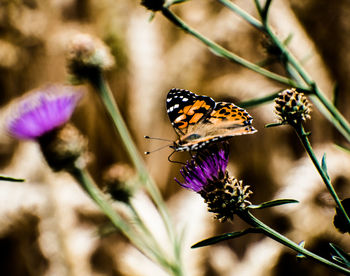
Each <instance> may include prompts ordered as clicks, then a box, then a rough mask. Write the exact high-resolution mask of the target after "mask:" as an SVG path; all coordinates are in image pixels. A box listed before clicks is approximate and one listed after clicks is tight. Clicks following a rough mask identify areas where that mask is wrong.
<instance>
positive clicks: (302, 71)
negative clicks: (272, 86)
mask: <svg viewBox="0 0 350 276" xmlns="http://www.w3.org/2000/svg"><path fill="white" fill-rule="evenodd" d="M265 28H266V32H267V34H268V35H269V37H270V38H271V40H272V41H273V43H275V45H276V46H277V47H278V48H279V49H280V50H281V52H282V54H283V55H284V56H285V58H286V60H287V61H288V62H289V63H290V64H291V65H292V66H293V67H294V68H295V70H296V71H297V72H298V74H299V75H300V76H301V77H302V79H303V80H304V82H305V83H306V84H307V85H308V86H309V87H310V92H312V93H313V94H314V95H315V96H317V98H318V99H319V100H320V101H321V103H322V104H323V105H324V106H325V107H326V109H327V110H328V111H329V113H330V114H331V115H332V117H333V120H331V122H332V123H333V122H334V120H335V121H336V122H337V123H338V124H336V125H335V126H336V127H337V128H338V130H339V126H340V127H341V128H343V129H344V130H345V131H346V133H347V134H346V135H345V138H346V139H347V140H348V141H349V142H350V125H349V122H348V121H347V120H346V119H345V118H344V117H343V116H342V114H341V113H340V112H339V111H338V109H337V108H336V107H335V106H334V105H333V104H332V103H331V101H330V100H328V99H327V98H326V97H325V95H324V93H323V92H322V91H321V90H320V88H319V87H318V86H317V85H316V84H315V82H314V80H313V79H312V78H311V76H309V74H308V73H307V72H306V71H305V69H304V68H303V66H302V65H301V64H300V62H299V61H298V60H297V59H296V58H295V57H294V55H293V54H292V53H291V52H290V51H288V49H287V48H286V47H285V45H284V44H283V43H282V42H281V41H280V40H279V39H278V37H277V36H276V35H275V34H274V32H273V31H272V29H271V28H270V27H269V26H268V25H265ZM327 117H329V116H326V118H327ZM341 133H342V134H343V135H344V132H341Z"/></svg>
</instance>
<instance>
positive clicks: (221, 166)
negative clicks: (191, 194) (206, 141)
mask: <svg viewBox="0 0 350 276" xmlns="http://www.w3.org/2000/svg"><path fill="white" fill-rule="evenodd" d="M227 164H228V148H227V147H225V146H224V148H218V147H215V146H214V147H211V148H209V149H206V150H203V151H202V152H200V153H198V154H197V155H196V156H194V157H193V158H192V160H191V161H190V162H187V163H186V165H185V166H184V167H183V168H182V169H181V170H180V173H181V175H182V177H183V179H184V182H182V183H181V182H180V181H179V180H177V179H176V178H175V181H176V182H177V183H179V184H180V185H181V186H182V187H184V188H187V189H191V190H193V191H195V192H199V191H201V190H202V189H203V188H204V187H205V186H206V185H207V184H208V182H209V181H213V180H215V179H217V178H218V177H219V176H220V175H225V171H226V167H227Z"/></svg>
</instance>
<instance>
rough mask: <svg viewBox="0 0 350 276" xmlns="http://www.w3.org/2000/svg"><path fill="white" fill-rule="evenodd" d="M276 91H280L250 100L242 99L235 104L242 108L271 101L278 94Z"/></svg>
mask: <svg viewBox="0 0 350 276" xmlns="http://www.w3.org/2000/svg"><path fill="white" fill-rule="evenodd" d="M278 93H280V91H279V92H277V93H272V94H270V95H267V96H263V97H260V98H254V99H251V100H247V101H243V102H240V103H238V104H237V105H238V106H240V107H243V108H248V107H253V106H258V105H261V104H264V103H268V102H271V101H273V100H274V99H275V98H276V97H277V96H278Z"/></svg>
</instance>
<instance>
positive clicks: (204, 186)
mask: <svg viewBox="0 0 350 276" xmlns="http://www.w3.org/2000/svg"><path fill="white" fill-rule="evenodd" d="M228 154H229V148H228V144H227V143H226V142H224V143H222V144H221V145H220V144H215V145H212V146H210V147H208V148H205V149H204V150H201V151H199V152H197V154H196V155H195V156H193V157H192V160H191V161H187V163H186V165H185V166H184V167H183V168H182V169H181V170H180V173H181V175H182V176H183V178H184V182H182V183H181V182H180V181H179V180H177V179H176V178H175V180H176V182H177V183H179V184H180V185H181V186H182V187H185V188H187V189H191V190H193V191H195V192H197V193H199V194H200V195H201V196H202V197H203V198H204V202H205V203H206V204H207V206H208V211H209V212H212V213H214V214H215V218H216V219H218V220H219V221H221V222H224V221H226V220H233V216H234V214H236V213H237V212H239V211H241V210H244V209H245V208H246V207H247V206H248V205H250V204H251V203H250V202H249V201H248V200H247V199H248V198H249V196H250V194H251V193H252V192H251V191H250V190H249V186H248V185H243V181H242V180H238V179H236V178H234V177H230V176H229V173H228V172H227V171H226V168H227V163H228Z"/></svg>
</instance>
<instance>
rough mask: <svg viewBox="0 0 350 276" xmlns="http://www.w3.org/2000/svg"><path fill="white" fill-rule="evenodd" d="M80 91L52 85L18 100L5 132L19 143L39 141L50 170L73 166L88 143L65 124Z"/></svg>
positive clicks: (80, 94)
mask: <svg viewBox="0 0 350 276" xmlns="http://www.w3.org/2000/svg"><path fill="white" fill-rule="evenodd" d="M81 97H82V92H81V91H77V90H76V89H73V88H72V87H70V86H61V85H53V86H48V87H46V88H43V89H39V90H36V91H34V92H32V93H30V94H29V95H28V96H26V97H25V98H23V99H22V100H21V101H19V102H18V103H17V105H16V107H15V108H14V111H13V113H12V116H11V118H10V119H9V121H8V126H7V128H8V132H9V134H10V135H11V136H13V137H14V138H17V139H20V140H36V141H37V142H39V144H40V147H41V150H42V152H43V155H44V157H45V159H46V161H47V163H48V164H49V165H50V166H51V167H52V169H53V170H56V171H57V170H61V169H64V168H66V167H68V166H72V165H73V163H74V162H75V161H77V160H78V159H79V158H80V157H82V156H83V155H84V153H85V152H86V146H87V142H86V140H85V139H84V138H83V137H82V135H80V133H79V131H78V130H77V129H76V128H74V127H73V126H72V125H70V124H67V122H68V121H69V119H70V117H71V116H72V114H73V112H74V110H75V108H76V105H77V104H78V102H79V100H80V99H81Z"/></svg>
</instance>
